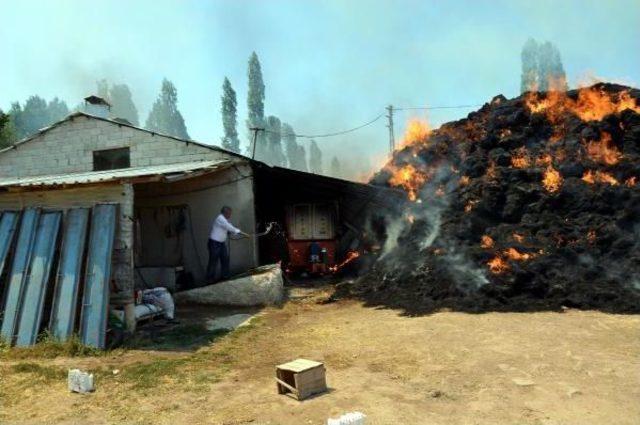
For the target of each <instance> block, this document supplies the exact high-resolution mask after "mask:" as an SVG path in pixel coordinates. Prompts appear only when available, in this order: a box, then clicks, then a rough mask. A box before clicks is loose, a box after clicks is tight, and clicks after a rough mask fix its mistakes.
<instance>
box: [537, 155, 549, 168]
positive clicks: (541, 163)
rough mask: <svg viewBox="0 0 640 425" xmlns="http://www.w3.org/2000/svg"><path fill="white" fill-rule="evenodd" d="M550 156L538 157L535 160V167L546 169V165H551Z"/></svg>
mask: <svg viewBox="0 0 640 425" xmlns="http://www.w3.org/2000/svg"><path fill="white" fill-rule="evenodd" d="M551 160H552V158H551V155H549V154H548V153H547V154H544V155H540V156H539V157H537V158H536V165H537V166H538V167H546V166H548V165H551Z"/></svg>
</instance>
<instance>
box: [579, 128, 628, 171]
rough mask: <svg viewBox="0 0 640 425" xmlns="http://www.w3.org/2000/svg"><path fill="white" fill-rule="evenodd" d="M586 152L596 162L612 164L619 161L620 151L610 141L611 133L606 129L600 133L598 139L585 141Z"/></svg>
mask: <svg viewBox="0 0 640 425" xmlns="http://www.w3.org/2000/svg"><path fill="white" fill-rule="evenodd" d="M587 154H588V155H589V157H590V158H591V159H593V160H594V161H596V162H601V163H603V164H607V165H614V164H617V163H618V161H620V158H621V157H622V153H621V152H620V151H619V150H618V148H617V147H616V146H615V145H614V144H613V142H612V141H611V135H610V134H609V133H607V132H606V131H603V132H601V133H600V140H595V141H591V142H589V143H587Z"/></svg>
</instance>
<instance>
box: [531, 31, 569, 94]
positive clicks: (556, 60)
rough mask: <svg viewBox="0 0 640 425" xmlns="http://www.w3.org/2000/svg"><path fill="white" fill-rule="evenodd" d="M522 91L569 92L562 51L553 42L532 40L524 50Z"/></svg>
mask: <svg viewBox="0 0 640 425" xmlns="http://www.w3.org/2000/svg"><path fill="white" fill-rule="evenodd" d="M521 58H522V76H521V82H520V91H521V92H522V93H524V92H525V91H549V90H561V91H564V90H567V89H568V86H567V76H566V74H565V71H564V67H563V65H562V58H561V57H560V51H559V50H558V48H557V47H556V46H555V45H554V44H553V43H551V42H549V41H546V42H544V43H540V44H539V43H538V42H536V41H535V40H534V39H532V38H530V39H529V40H527V42H526V43H525V44H524V46H523V48H522V55H521Z"/></svg>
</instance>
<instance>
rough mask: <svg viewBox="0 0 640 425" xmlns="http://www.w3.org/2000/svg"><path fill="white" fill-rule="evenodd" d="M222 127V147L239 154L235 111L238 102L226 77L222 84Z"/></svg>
mask: <svg viewBox="0 0 640 425" xmlns="http://www.w3.org/2000/svg"><path fill="white" fill-rule="evenodd" d="M221 101H222V108H221V112H222V126H223V127H224V137H223V138H222V147H223V148H225V149H227V150H230V151H233V152H238V153H240V141H239V140H238V130H237V128H236V127H237V109H238V101H237V99H236V92H235V90H233V87H231V82H229V79H228V78H227V77H225V78H224V83H222V99H221Z"/></svg>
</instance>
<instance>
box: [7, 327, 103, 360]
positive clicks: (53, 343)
mask: <svg viewBox="0 0 640 425" xmlns="http://www.w3.org/2000/svg"><path fill="white" fill-rule="evenodd" d="M104 353H105V351H102V350H99V349H97V348H93V347H88V346H86V345H83V344H82V343H81V342H80V339H79V338H78V337H77V336H75V335H74V336H73V337H71V338H69V339H68V340H67V341H65V342H61V341H58V340H56V339H55V338H54V337H53V336H51V334H49V333H48V332H45V333H43V334H42V335H41V336H40V338H39V340H38V343H37V344H35V345H32V346H30V347H9V345H8V344H6V342H5V343H1V342H0V359H3V360H15V359H30V358H37V359H53V358H56V357H86V356H102V355H104Z"/></svg>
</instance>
